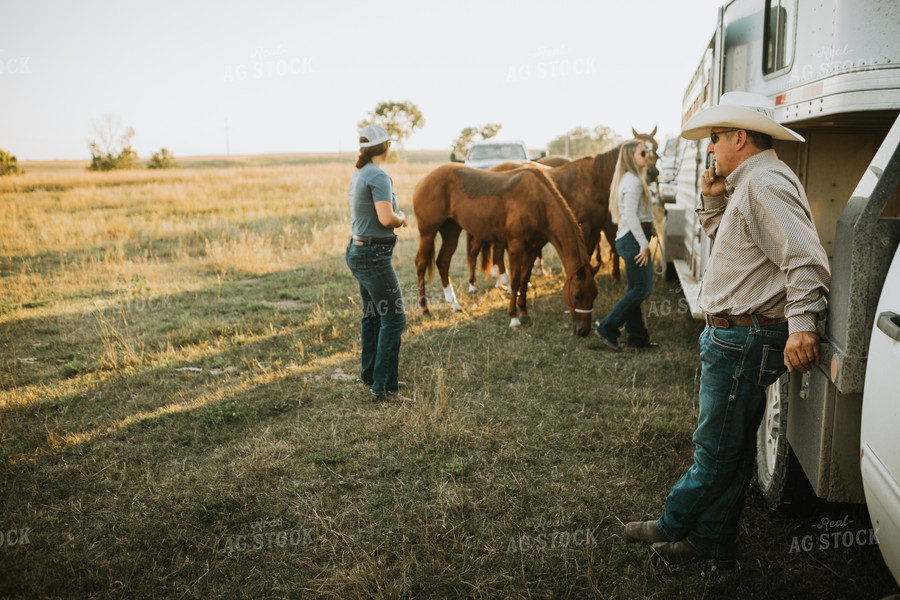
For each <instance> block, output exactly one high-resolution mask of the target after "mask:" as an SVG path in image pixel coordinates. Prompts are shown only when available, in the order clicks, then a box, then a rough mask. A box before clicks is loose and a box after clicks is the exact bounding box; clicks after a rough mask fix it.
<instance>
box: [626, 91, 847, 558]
mask: <svg viewBox="0 0 900 600" xmlns="http://www.w3.org/2000/svg"><path fill="white" fill-rule="evenodd" d="M774 112H775V111H774V104H773V103H772V101H771V100H769V99H768V98H766V97H765V96H761V95H759V94H751V93H747V92H728V93H726V94H723V95H722V98H721V100H720V102H719V104H718V105H717V106H713V107H711V108H708V109H706V110H703V111H701V112H700V113H698V114H697V115H695V116H694V117H693V118H691V119H690V120H689V121H688V122H687V123H686V124H685V126H684V129H683V131H682V132H681V135H682V136H683V137H685V138H687V139H689V140H700V139H704V138H707V137H708V138H710V143H709V146H708V148H707V152H710V153H712V154H713V155H714V156H715V165H714V166H713V167H711V168H710V169H709V170H707V171H705V172H704V173H703V175H702V178H701V191H702V202H701V204H700V206H698V207H697V214H698V216H699V218H700V222H701V224H702V225H703V228H704V230H705V231H706V233H707V235H709V237H710V238H711V239H712V240H713V245H712V252H711V254H710V257H709V261H708V263H707V266H706V272H705V273H704V275H703V281H702V283H701V289H700V298H699V301H700V307H701V308H702V309H703V310H704V312H706V323H707V327H706V329H705V330H704V332H703V334H702V335H701V336H700V360H701V363H702V367H703V368H702V374H701V377H700V414H699V419H698V424H697V429H696V431H695V432H694V437H693V441H694V448H695V449H694V464H693V465H692V466H691V467H690V469H689V470H688V471H687V473H685V475H684V476H683V477H682V478H681V479H680V480H679V481H678V482H677V483H676V484H675V486H674V487H673V488H672V491H671V492H670V493H669V495H668V497H667V498H666V510H665V512H664V513H663V516H662V517H660V519H659V520H657V521H642V522H632V523H628V524H627V525H626V526H625V536H626V537H627V538H628V539H629V540H631V541H635V542H645V543H649V544H652V545H653V546H652V547H653V550H654V551H656V552H657V553H658V554H659V555H661V556H663V557H664V558H666V559H668V560H689V559H698V558H712V559H714V560H716V561H717V562H718V563H719V565H720V567H727V566H731V565H733V564H734V558H735V539H736V538H737V533H738V519H739V517H740V512H741V507H742V505H743V502H744V495H745V492H746V489H747V486H748V484H749V482H750V477H751V474H752V469H753V464H754V458H755V455H756V430H757V428H758V427H759V424H760V420H761V419H762V415H763V412H764V410H765V401H766V387H768V386H769V385H771V384H772V383H774V382H775V381H776V380H777V379H778V378H779V377H780V376H781V375H782V374H783V373H784V371H785V369H787V370H789V371H791V372H795V371H796V372H799V373H804V372H806V371H808V370H809V369H810V368H811V367H812V365H813V364H819V337H818V335H817V334H816V323H817V322H818V320H819V319H820V318H821V317H822V316H824V314H825V309H826V295H827V294H828V285H829V281H830V273H829V268H828V258H827V256H826V254H825V250H824V249H823V248H822V245H821V243H820V242H819V236H818V234H817V233H816V228H815V225H814V224H813V221H812V215H811V213H810V209H809V202H808V201H807V199H806V193H805V192H804V191H803V187H802V186H801V184H800V181H799V180H798V179H797V176H796V175H795V174H794V173H793V172H792V171H791V170H790V168H788V166H787V165H786V164H784V163H783V162H782V161H780V160H779V159H778V157H777V156H776V154H775V151H774V150H772V139H773V138H774V139H779V140H791V141H798V142H803V141H805V140H804V139H803V138H802V137H801V136H800V135H798V134H797V133H796V132H794V131H791V130H790V129H788V128H786V127H783V126H781V125H779V124H778V123H777V122H776V121H775V120H774Z"/></svg>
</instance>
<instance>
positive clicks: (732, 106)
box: [681, 92, 806, 142]
mask: <svg viewBox="0 0 900 600" xmlns="http://www.w3.org/2000/svg"><path fill="white" fill-rule="evenodd" d="M713 127H733V128H735V129H746V130H747V131H758V132H760V133H765V134H768V135H771V136H772V137H773V138H775V139H776V140H789V141H792V142H805V141H806V140H805V139H803V136H801V135H800V134H798V133H797V132H796V131H791V130H790V129H788V128H787V127H784V126H782V125H779V124H778V123H777V122H776V121H775V103H774V102H772V101H771V100H769V99H768V98H766V97H765V96H763V95H761V94H752V93H750V92H726V93H725V94H722V97H721V98H720V99H719V104H718V105H716V106H711V107H709V108H707V109H705V110H701V111H700V112H699V113H697V114H696V115H694V116H693V117H691V119H690V120H689V121H688V122H687V123H685V124H684V128H683V129H682V130H681V137H683V138H685V139H688V140H702V139H704V138H708V137H709V134H710V130H711V129H712V128H713Z"/></svg>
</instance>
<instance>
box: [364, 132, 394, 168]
mask: <svg viewBox="0 0 900 600" xmlns="http://www.w3.org/2000/svg"><path fill="white" fill-rule="evenodd" d="M368 141H369V138H366V137H361V138H359V142H360V143H361V144H362V143H367V142H368ZM389 143H390V142H382V143H380V144H378V145H377V146H372V147H370V148H360V149H359V158H358V159H356V168H357V169H362V168H363V167H364V166H366V165H367V164H369V163H370V162H372V158H373V157H375V156H378V155H379V154H384V153H385V152H387V149H388V144H389Z"/></svg>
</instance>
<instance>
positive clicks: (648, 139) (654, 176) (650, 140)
mask: <svg viewBox="0 0 900 600" xmlns="http://www.w3.org/2000/svg"><path fill="white" fill-rule="evenodd" d="M656 130H657V127H654V128H653V131H651V132H650V133H638V132H637V130H636V129H635V128H634V127H632V128H631V133H632V135H634V139H636V140H641V141H642V142H644V145H645V146H647V148H648V149H649V150H650V151H651V152H653V157H654V160H653V164H652V165H650V166H649V167H648V168H647V183H653V182H655V181H658V180H659V169H657V168H656V161H657V160H659V154H657V151H658V150H659V142H657V141H656V138H655V137H654V136H655V135H656Z"/></svg>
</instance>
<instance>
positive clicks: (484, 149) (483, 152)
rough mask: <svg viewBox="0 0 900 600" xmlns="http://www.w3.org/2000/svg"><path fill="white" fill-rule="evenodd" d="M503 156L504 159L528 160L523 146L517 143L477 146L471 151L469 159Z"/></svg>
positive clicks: (487, 158)
mask: <svg viewBox="0 0 900 600" xmlns="http://www.w3.org/2000/svg"><path fill="white" fill-rule="evenodd" d="M494 158H502V159H504V160H528V156H527V155H526V154H525V150H524V149H523V148H522V146H518V145H516V144H485V145H482V146H475V147H474V148H472V149H471V150H470V151H469V160H490V159H494Z"/></svg>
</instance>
